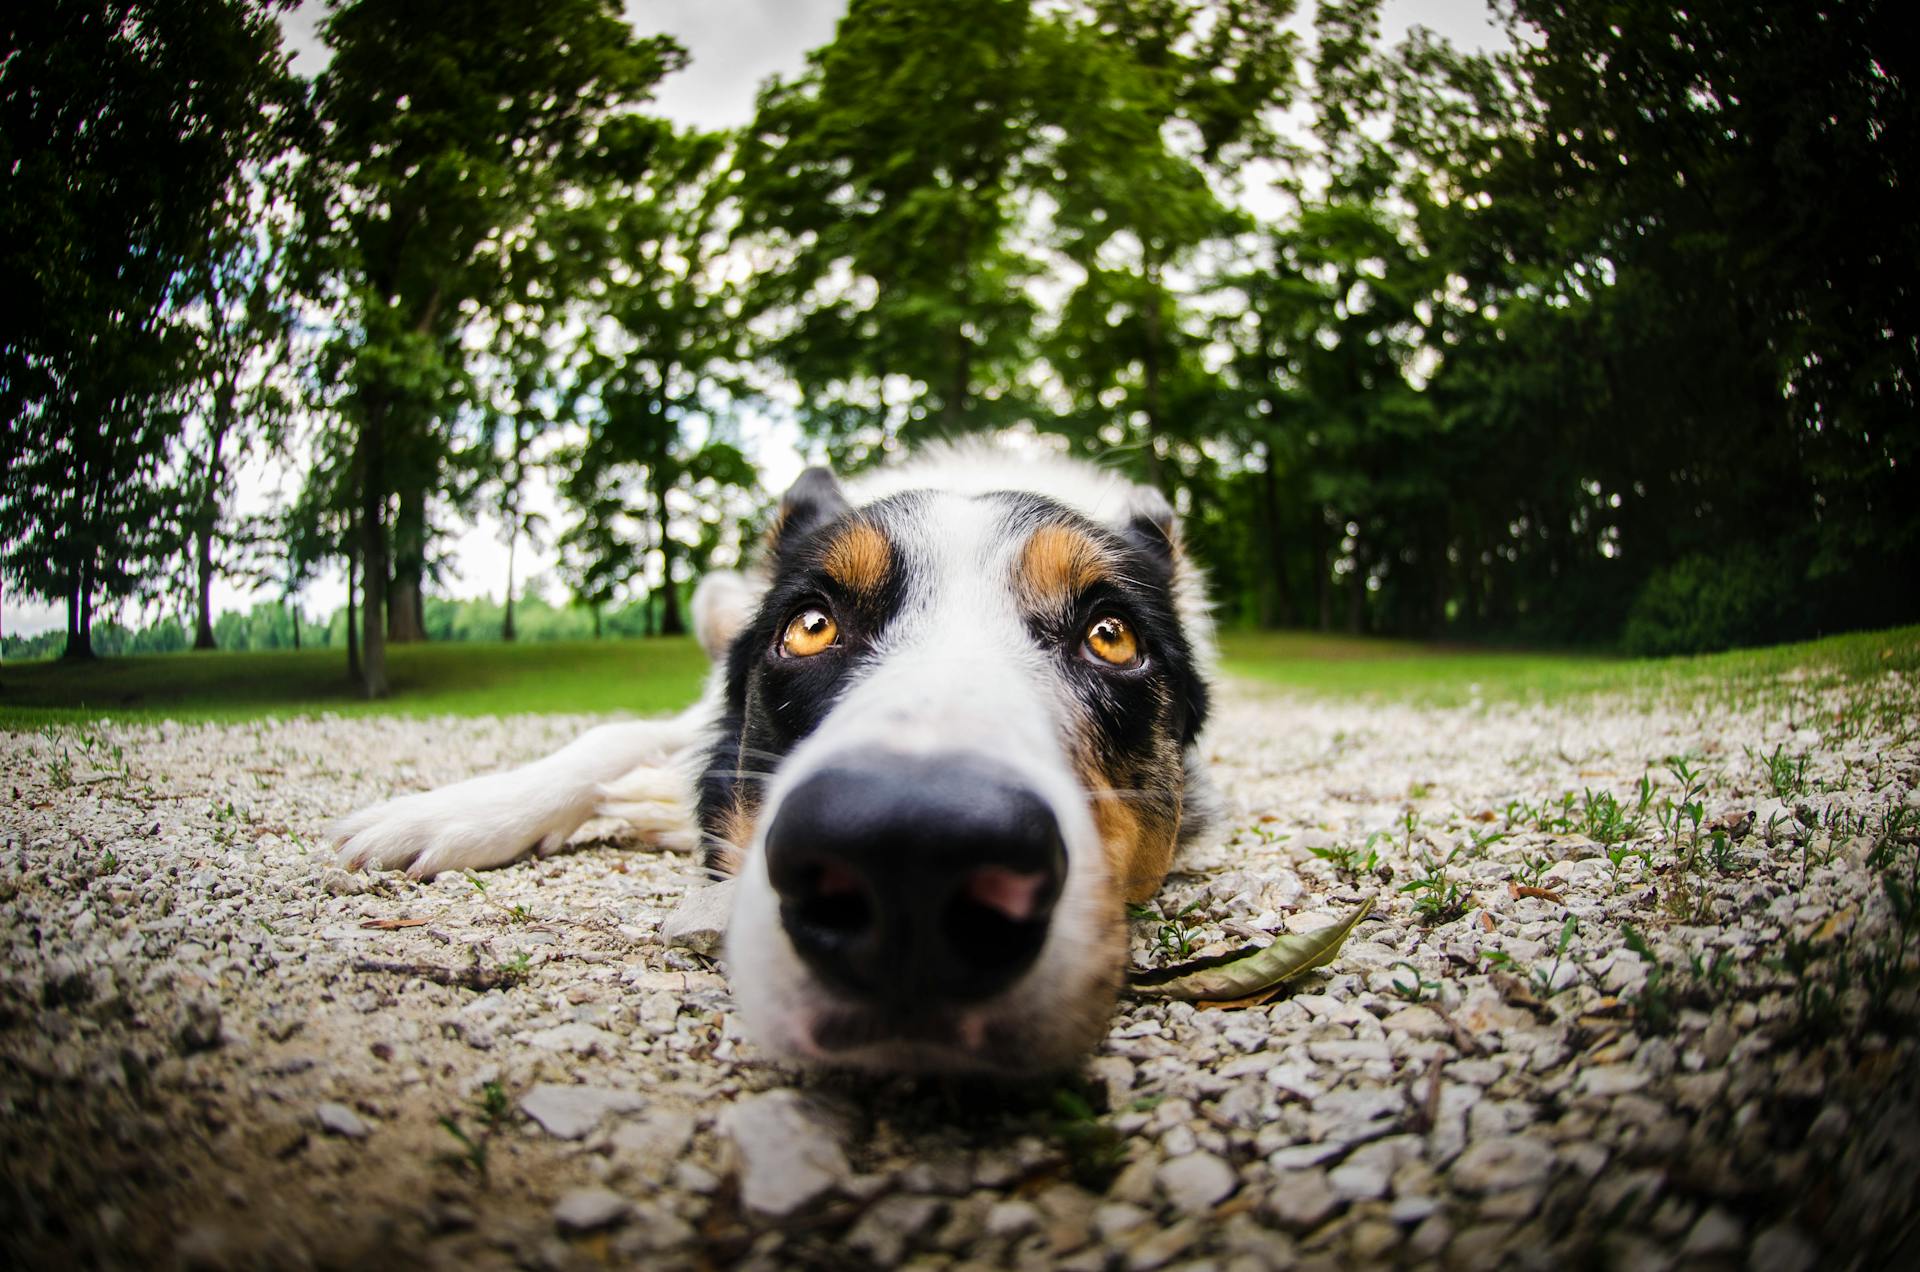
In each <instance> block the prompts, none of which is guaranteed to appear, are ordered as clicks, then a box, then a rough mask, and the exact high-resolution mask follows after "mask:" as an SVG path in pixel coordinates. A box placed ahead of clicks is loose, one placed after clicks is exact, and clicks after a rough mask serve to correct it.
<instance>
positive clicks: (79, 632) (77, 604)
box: [60, 569, 93, 662]
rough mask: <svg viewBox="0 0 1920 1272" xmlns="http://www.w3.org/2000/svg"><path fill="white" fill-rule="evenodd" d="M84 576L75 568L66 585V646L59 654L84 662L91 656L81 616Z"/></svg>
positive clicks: (83, 602) (90, 648) (91, 652)
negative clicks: (69, 582) (69, 581)
mask: <svg viewBox="0 0 1920 1272" xmlns="http://www.w3.org/2000/svg"><path fill="white" fill-rule="evenodd" d="M84 578H85V575H84V574H83V573H82V572H81V571H80V570H77V569H76V570H75V571H74V572H73V582H72V583H71V584H69V585H68V587H67V647H66V649H65V650H63V651H62V652H61V654H60V656H61V657H62V658H65V659H71V660H72V661H74V662H85V661H86V660H88V659H89V658H92V657H93V645H92V644H91V643H90V642H89V641H88V639H87V629H86V624H85V622H84V621H83V620H82V618H81V611H82V609H83V608H84V606H85V601H84V600H83V599H82V597H83V595H84V593H85V589H86V584H85V582H84V581H83V580H84Z"/></svg>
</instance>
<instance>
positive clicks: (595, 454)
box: [563, 133, 755, 635]
mask: <svg viewBox="0 0 1920 1272" xmlns="http://www.w3.org/2000/svg"><path fill="white" fill-rule="evenodd" d="M725 158H726V151H725V144H724V139H723V138H721V137H719V136H716V135H712V134H702V133H688V134H683V135H679V136H675V137H673V138H671V139H670V140H667V141H663V142H662V143H661V144H660V146H659V149H658V151H657V154H656V163H655V164H654V166H653V168H652V169H651V170H650V171H649V172H648V174H647V179H646V180H645V181H644V182H641V183H636V184H635V185H634V186H632V187H628V188H623V189H619V190H615V191H611V192H609V194H610V197H612V198H615V199H618V200H619V201H620V204H621V206H622V207H623V208H624V209H626V211H625V212H624V214H623V215H622V217H621V218H620V220H619V221H618V223H617V225H618V230H617V233H618V235H619V236H620V244H621V246H620V248H619V249H618V250H617V251H616V252H614V253H613V256H614V257H615V259H617V260H618V262H619V267H618V268H617V269H616V270H615V271H614V272H613V274H612V275H611V277H610V279H609V281H608V284H607V287H606V290H605V295H604V298H603V299H602V300H601V301H600V303H599V309H600V313H601V315H602V316H603V321H599V322H597V323H596V324H595V326H596V335H595V338H594V349H595V355H594V357H593V358H592V359H591V360H590V361H589V362H588V363H587V364H586V365H585V366H584V367H583V368H582V370H581V372H580V377H579V379H580V396H581V398H582V399H583V400H582V401H581V402H580V404H579V405H577V406H576V408H575V409H576V413H577V414H578V415H579V416H580V417H581V418H582V419H583V420H584V421H585V423H586V426H587V436H586V441H585V442H584V444H583V445H582V446H581V447H580V448H579V449H578V451H577V452H574V453H572V454H571V455H569V457H568V460H569V462H568V464H567V467H568V470H569V476H568V478H567V479H566V481H565V483H564V485H563V490H564V492H565V494H566V495H567V498H568V499H569V501H570V502H572V504H573V505H574V506H575V507H576V508H577V509H579V510H580V512H581V514H582V516H581V524H580V528H579V529H578V530H576V531H574V532H572V533H571V534H570V535H569V536H568V537H567V538H566V539H565V540H563V544H564V546H565V547H566V548H567V549H568V555H569V556H570V557H571V558H572V563H571V564H570V565H569V568H568V573H569V575H570V576H571V578H572V580H573V582H574V586H575V589H576V592H577V593H578V594H580V595H582V596H583V598H585V599H587V600H588V602H589V603H590V604H594V605H596V606H597V605H603V604H605V603H607V602H608V601H609V600H611V599H612V596H613V592H614V589H616V588H617V587H619V586H621V585H623V584H625V583H627V582H630V581H631V580H632V579H634V578H636V577H638V571H639V563H640V562H642V561H645V560H647V558H648V557H649V555H651V554H652V553H657V554H658V558H659V584H658V587H657V588H656V595H657V596H658V598H659V602H660V604H659V610H660V630H661V631H662V632H663V633H664V634H667V635H678V634H680V633H681V632H684V631H685V630H686V623H685V620H684V618H683V617H682V616H681V613H680V593H679V587H680V581H681V579H680V577H679V576H680V575H681V574H682V569H681V566H682V563H683V562H685V563H686V564H687V565H688V566H691V567H697V566H698V565H699V564H700V563H701V562H700V560H699V559H698V558H699V557H700V556H701V554H702V553H703V551H706V550H710V549H711V547H712V546H713V544H712V542H711V536H710V533H709V531H710V529H711V528H712V527H713V525H714V524H715V523H716V522H718V521H719V520H721V519H722V515H723V510H724V507H725V497H726V495H727V493H728V492H729V491H733V490H738V489H743V488H748V487H751V486H752V485H753V484H754V479H755V473H754V469H753V466H752V465H751V464H750V463H749V462H748V461H747V459H746V457H745V456H744V455H742V454H741V452H740V450H739V448H738V447H737V446H736V445H734V443H733V441H732V440H731V439H730V437H729V435H728V429H727V427H726V421H727V420H728V419H729V418H730V414H731V411H732V407H733V404H734V402H735V401H736V400H737V399H738V398H739V397H740V396H741V394H742V391H743V390H742V388H741V385H740V382H739V378H738V376H737V374H736V373H735V372H736V368H738V366H739V365H740V364H741V363H742V362H743V361H744V348H743V344H744V341H743V334H742V324H741V322H740V313H741V305H740V301H739V298H738V296H737V294H736V289H735V288H732V287H730V286H728V285H727V283H726V281H725V277H724V272H723V271H724V268H725V265H726V261H725V258H724V256H723V253H724V251H725V248H726V243H727V235H726V232H725V231H726V224H725V223H726V219H727V216H728V213H729V209H728V205H727V200H726V198H725V188H724V186H723V185H722V184H721V183H720V182H719V180H718V174H719V173H720V172H721V171H722V170H723V166H724V162H725ZM680 495H686V496H694V498H688V499H687V500H686V504H687V505H688V509H687V510H683V511H682V512H680V513H678V514H677V513H676V509H675V507H674V503H675V500H676V496H680ZM686 511H694V513H695V516H694V521H693V524H689V523H688V519H687V515H686ZM690 534H691V537H690ZM649 549H651V553H650V552H649Z"/></svg>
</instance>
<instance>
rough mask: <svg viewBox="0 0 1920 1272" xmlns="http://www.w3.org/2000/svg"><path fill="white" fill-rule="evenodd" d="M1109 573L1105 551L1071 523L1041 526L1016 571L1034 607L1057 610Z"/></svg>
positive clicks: (1050, 610) (1024, 595)
mask: <svg viewBox="0 0 1920 1272" xmlns="http://www.w3.org/2000/svg"><path fill="white" fill-rule="evenodd" d="M1107 576H1108V570H1107V560H1106V554H1105V553H1104V552H1103V551H1102V550H1101V547H1100V545H1099V544H1098V543H1096V542H1095V541H1094V540H1093V539H1092V538H1090V537H1089V536H1088V535H1087V534H1086V533H1085V532H1083V531H1080V530H1076V529H1074V528H1073V527H1072V526H1061V525H1052V526H1041V527H1040V528H1039V529H1038V530H1036V531H1034V532H1033V537H1032V538H1031V539H1028V540H1027V546H1026V547H1025V548H1024V549H1023V550H1022V551H1021V553H1020V565H1019V569H1018V571H1017V572H1016V574H1015V582H1016V583H1017V585H1018V586H1019V590H1020V593H1021V596H1022V597H1023V598H1024V599H1025V601H1026V603H1027V604H1028V605H1029V606H1031V607H1032V608H1033V609H1035V610H1038V611H1041V612H1043V613H1046V612H1055V611H1058V610H1062V609H1065V608H1066V607H1067V606H1069V605H1071V604H1072V603H1073V602H1074V600H1075V599H1076V598H1077V597H1079V596H1080V595H1081V594H1082V593H1084V592H1085V591H1087V589H1089V588H1091V587H1093V586H1094V585H1095V584H1096V583H1099V582H1101V581H1102V580H1104V579H1105V578H1107Z"/></svg>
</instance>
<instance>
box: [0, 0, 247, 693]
mask: <svg viewBox="0 0 1920 1272" xmlns="http://www.w3.org/2000/svg"><path fill="white" fill-rule="evenodd" d="M3 29H4V39H5V47H4V50H3V51H0V167H4V169H5V170H6V171H7V172H8V174H9V175H8V181H7V194H6V197H5V200H4V203H0V293H4V294H5V295H6V296H7V297H8V303H7V305H6V306H5V316H4V317H0V417H4V419H5V420H6V426H5V427H6V435H5V442H4V446H3V447H0V461H4V467H5V469H6V472H7V474H8V477H7V481H6V482H5V484H4V487H0V523H4V525H5V526H6V527H7V528H6V530H5V531H4V549H5V570H6V575H7V577H8V578H9V579H10V580H12V581H13V582H14V583H15V584H16V585H17V586H19V587H20V588H21V589H22V590H23V591H25V592H26V593H28V594H30V595H34V596H41V597H45V598H48V599H53V598H64V599H65V600H66V603H67V615H68V617H67V654H68V655H69V656H71V657H78V658H84V657H91V656H92V650H91V642H90V632H91V626H92V615H93V610H94V606H95V603H96V601H98V600H99V599H101V598H109V599H111V598H116V597H121V596H126V595H128V594H130V593H131V592H132V591H133V590H135V588H136V587H138V586H140V585H141V584H142V583H143V581H144V582H146V583H148V584H149V585H150V584H151V580H150V579H146V578H145V576H144V575H143V570H144V568H145V567H146V566H148V565H150V564H151V563H153V562H154V561H157V560H158V559H160V558H162V557H163V556H164V555H165V554H166V553H167V552H168V551H170V550H171V548H172V547H173V545H174V541H175V540H174V536H173V535H172V534H171V533H170V531H169V527H170V524H173V523H177V517H176V515H175V514H176V512H177V509H178V507H179V505H180V502H181V493H180V491H179V490H177V489H175V488H173V483H172V482H171V481H170V480H169V476H170V474H169V471H168V460H169V457H170V451H171V448H172V447H173V445H174V444H175V441H176V439H177V438H178V437H179V435H180V431H181V427H182V421H183V419H184V417H185V414H186V400H185V399H186V393H187V390H188V388H189V386H190V384H191V383H192V380H193V377H194V376H195V375H196V374H197V367H196V362H195V359H194V358H193V357H192V356H191V341H190V338H189V336H188V332H187V323H186V319H185V314H186V312H187V310H188V308H189V306H190V303H191V293H190V286H189V280H191V278H192V277H193V276H194V274H195V271H196V269H197V268H198V267H199V266H200V265H201V264H202V263H203V262H204V260H205V259H206V256H207V252H208V243H209V242H210V240H211V239H212V237H213V233H212V232H213V230H214V228H215V227H216V225H217V224H218V220H219V213H218V209H219V208H220V207H221V206H222V205H223V200H222V197H221V196H222V192H223V191H224V190H225V189H227V188H228V185H229V183H230V181H231V180H232V177H233V174H234V172H235V171H236V170H237V169H238V167H239V165H240V163H241V162H242V160H243V159H244V158H245V157H246V156H247V155H248V154H249V153H251V152H252V149H253V147H254V144H255V139H257V138H258V137H259V136H260V135H261V133H262V131H263V130H264V129H265V128H266V127H267V125H268V123H269V122H270V118H271V113H272V110H273V108H274V106H275V104H276V102H278V100H279V98H278V96H277V94H278V93H279V91H280V88H281V85H282V84H283V80H282V78H281V75H282V65H281V59H280V57H279V54H278V51H277V50H278V39H279V33H278V26H277V24H276V23H275V21H274V19H273V14H272V10H271V7H270V6H269V5H268V4H266V3H261V2H255V0H125V2H123V3H116V4H112V5H105V4H98V3H85V2H84V0H48V2H47V3H43V4H33V5H26V6H15V7H14V8H12V9H10V10H9V11H8V15H7V17H6V19H5V26H4V28H3Z"/></svg>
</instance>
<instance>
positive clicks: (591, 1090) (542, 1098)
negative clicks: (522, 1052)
mask: <svg viewBox="0 0 1920 1272" xmlns="http://www.w3.org/2000/svg"><path fill="white" fill-rule="evenodd" d="M646 1103H647V1100H646V1097H645V1096H643V1095H641V1094H640V1093H639V1092H637V1091H616V1090H612V1089H610V1088H607V1087H592V1086H565V1085H561V1084H558V1083H552V1082H543V1083H541V1084H540V1085H539V1086H536V1087H534V1088H533V1090H531V1091H529V1092H527V1094H526V1095H525V1096H523V1097H521V1100H520V1111H521V1112H522V1113H525V1114H526V1115H527V1116H528V1117H530V1118H532V1119H533V1120H534V1121H536V1122H538V1123H539V1124H540V1128H541V1129H542V1130H544V1131H546V1133H547V1134H549V1135H552V1136H555V1137H556V1138H559V1139H563V1140H577V1139H581V1138H583V1137H585V1136H586V1135H587V1134H588V1133H589V1132H591V1131H592V1130H593V1129H594V1128H595V1127H596V1126H598V1125H600V1121H601V1119H602V1118H604V1117H606V1116H607V1115H608V1114H610V1113H627V1112H632V1111H633V1110H635V1109H639V1108H644V1107H646Z"/></svg>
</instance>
